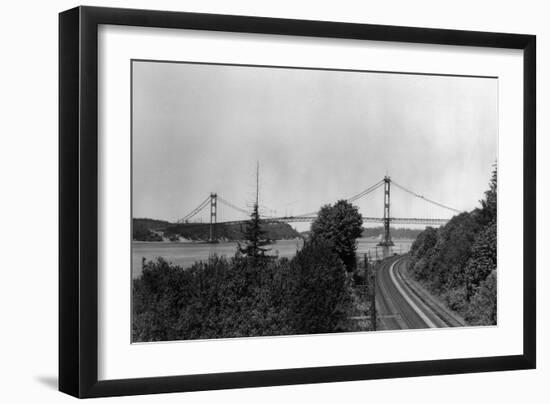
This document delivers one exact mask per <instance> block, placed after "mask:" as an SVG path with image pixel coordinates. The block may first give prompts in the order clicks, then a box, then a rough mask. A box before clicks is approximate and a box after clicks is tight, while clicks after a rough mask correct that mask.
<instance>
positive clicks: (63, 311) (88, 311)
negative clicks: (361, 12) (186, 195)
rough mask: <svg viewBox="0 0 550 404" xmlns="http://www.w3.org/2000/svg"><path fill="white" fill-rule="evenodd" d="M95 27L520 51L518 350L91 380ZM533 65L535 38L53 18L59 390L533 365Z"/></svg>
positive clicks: (323, 25)
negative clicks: (484, 354) (56, 75)
mask: <svg viewBox="0 0 550 404" xmlns="http://www.w3.org/2000/svg"><path fill="white" fill-rule="evenodd" d="M100 24H113V25H125V26H141V27H159V28H180V29H195V30H210V31H223V32H242V33H260V34H277V35H292V36H308V37H319V38H343V39H356V40H380V41H391V42H405V43H425V44H439V45H450V46H453V45H463V46H476V47H485V48H510V49H520V50H523V61H524V62H523V67H524V77H523V84H524V89H523V114H524V123H523V142H524V143H523V145H524V156H523V181H524V187H523V203H524V208H523V220H524V229H523V230H524V236H523V251H524V261H523V354H521V355H513V356H496V357H483V358H470V359H446V360H429V361H416V362H401V363H381V364H363V365H350V366H331V367H314V368H295V369H280V370H263V371H251V372H235V373H217V374H202V375H201V374H195V375H182V376H170V377H150V378H149V377H148V378H139V379H123V380H107V381H98V376H97V371H98V323H97V318H98V278H97V274H98V270H97V265H98V134H97V130H98V123H97V118H98V87H97V85H98V66H97V62H98V26H99V25H100ZM535 61H536V37H535V36H534V35H519V34H505V33H489V32H472V31H458V30H443V29H426V28H410V27H397V26H382V25H368V24H351V23H339V22H324V21H308V20H289V19H278V18H260V17H244V16H230V15H215V14H197V13H184V12H166V11H149V10H130V9H113V8H96V7H77V8H73V9H71V10H68V11H64V12H62V13H60V15H59V218H60V219H59V234H60V235H59V390H60V391H62V392H65V393H68V394H70V395H73V396H75V397H81V398H84V397H103V396H120V395H134V394H150V393H168V392H183V391H197V390H213V389H227V388H244V387H260V386H275V385H291V384H301V383H324V382H337V381H352V380H364V379H381V378H396V377H411V376H426V375H442V374H459V373H469V372H488V371H501V370H514V369H533V368H535V366H536V258H535V257H536V254H535V253H536V217H535V215H536V213H535V212H536V202H535V198H536V168H535V167H536V160H535V158H536V153H535V147H536V133H535V121H536V108H535V103H536V62H535Z"/></svg>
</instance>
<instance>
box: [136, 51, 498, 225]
mask: <svg viewBox="0 0 550 404" xmlns="http://www.w3.org/2000/svg"><path fill="white" fill-rule="evenodd" d="M132 69H133V70H132V71H133V74H132V110H133V112H132V185H133V198H132V199H133V200H132V209H133V216H134V217H136V218H137V217H149V218H155V219H164V220H170V221H175V220H177V219H179V218H181V217H183V216H185V215H186V214H187V213H188V212H190V211H192V210H193V209H194V208H195V207H196V206H197V205H199V204H200V203H201V202H202V201H203V200H204V199H206V198H207V197H208V195H209V194H210V192H216V193H217V194H218V195H220V196H221V197H223V199H224V200H227V201H229V202H231V203H233V204H235V205H237V206H240V207H243V208H247V209H250V207H251V206H252V205H253V203H254V200H255V192H256V165H257V163H259V166H260V171H259V175H260V187H259V192H260V206H261V208H262V212H263V213H264V214H267V215H275V216H278V215H299V214H302V213H308V212H313V211H316V210H318V209H319V208H320V207H321V206H322V205H324V204H327V203H334V202H335V201H337V200H339V199H346V198H349V197H350V196H353V195H355V194H357V193H359V192H361V191H362V190H364V189H366V188H368V187H369V186H371V185H373V184H375V183H377V182H378V181H380V180H381V179H382V178H383V177H384V176H385V175H389V176H390V177H391V178H392V180H393V181H395V182H396V183H398V184H400V185H402V186H404V187H406V188H408V189H410V190H412V191H414V192H416V193H418V194H421V195H424V196H425V197H427V198H430V199H432V200H435V201H437V202H440V203H443V204H445V205H448V206H451V207H453V208H456V209H459V210H461V211H462V210H471V209H473V208H475V207H476V206H478V204H479V200H480V199H482V198H483V193H484V192H485V190H486V189H487V188H488V182H489V179H490V174H491V170H492V166H493V164H494V163H495V162H496V160H497V141H498V105H497V91H498V79H496V78H474V77H449V76H434V75H414V74H397V73H379V72H351V71H324V70H314V69H289V68H280V67H257V66H229V65H205V64H189V63H175V62H151V61H133V65H132ZM355 204H356V205H357V206H358V207H359V209H360V211H361V213H362V214H363V215H364V216H380V217H381V216H382V213H383V190H382V188H380V189H378V190H377V191H375V192H373V193H371V194H369V195H368V196H365V197H364V198H362V199H360V200H358V201H357V202H356V203H355ZM391 209H392V212H391V213H392V216H394V217H428V218H448V217H450V216H452V212H450V211H448V210H445V209H442V208H438V207H434V206H432V205H429V204H427V203H426V202H424V201H422V200H420V199H418V198H414V197H412V196H410V195H408V194H407V193H405V192H403V191H401V190H400V189H397V187H395V186H393V187H392V189H391ZM243 218H245V216H244V215H243V214H240V213H238V212H236V211H233V210H231V209H230V208H227V207H225V206H224V205H221V204H219V207H218V221H225V220H236V219H243ZM195 219H197V220H205V221H206V220H208V209H205V210H204V211H203V212H202V213H201V214H199V215H197V216H196V217H195Z"/></svg>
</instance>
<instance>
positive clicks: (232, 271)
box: [59, 7, 536, 397]
mask: <svg viewBox="0 0 550 404" xmlns="http://www.w3.org/2000/svg"><path fill="white" fill-rule="evenodd" d="M535 44H536V39H535V36H533V35H523V34H504V33H489V32H471V31H455V30H444V29H426V28H410V27H396V26H380V25H367V24H351V23H339V22H326V21H309V20H287V19H273V18H261V17H245V16H229V15H214V14H196V13H181V12H165V11H146V10H125V9H109V8H94V7H78V8H75V9H71V10H68V11H65V12H63V13H61V14H60V17H59V47H60V48H59V83H60V84H59V99H60V104H59V128H60V129H59V147H60V162H59V165H60V224H59V226H60V255H59V259H60V265H59V388H60V390H61V391H63V392H65V393H68V394H70V395H73V396H76V397H101V396H115V395H132V394H148V393H163V392H183V391H196V390H210V389H226V388H241V387H259V386H273V385H285V384H299V383H322V382H334V381H348V380H362V379H379V378H395V377H409V376H425V375H440V374H456V373H466V372H486V371H499V370H513V369H532V368H534V367H535V363H536V340H535V317H536V312H535V309H536V305H535V302H536V287H535V286H536V281H535V256H536V255H535V250H536V247H535V234H536V232H535V223H536V221H535V174H536V173H535V144H536V143H535V126H536V125H535V121H536V115H535V100H536V86H535V83H536V82H535V65H536V63H535Z"/></svg>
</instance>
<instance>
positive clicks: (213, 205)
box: [209, 192, 218, 243]
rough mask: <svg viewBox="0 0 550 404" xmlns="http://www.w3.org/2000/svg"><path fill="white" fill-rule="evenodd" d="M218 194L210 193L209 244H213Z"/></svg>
mask: <svg viewBox="0 0 550 404" xmlns="http://www.w3.org/2000/svg"><path fill="white" fill-rule="evenodd" d="M217 215H218V194H216V193H214V192H211V193H210V240H209V241H210V242H211V243H212V242H214V241H215V239H214V226H215V225H216V222H217V220H218V218H217Z"/></svg>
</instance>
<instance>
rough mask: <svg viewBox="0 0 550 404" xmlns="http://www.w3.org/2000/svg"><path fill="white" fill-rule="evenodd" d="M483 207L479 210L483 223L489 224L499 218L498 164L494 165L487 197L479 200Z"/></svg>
mask: <svg viewBox="0 0 550 404" xmlns="http://www.w3.org/2000/svg"><path fill="white" fill-rule="evenodd" d="M479 202H480V203H481V209H480V210H479V212H478V214H479V221H480V223H481V224H482V225H484V226H485V225H487V224H489V223H492V222H494V221H496V219H497V165H496V163H495V164H494V166H493V172H492V174H491V180H490V181H489V189H488V190H487V191H485V199H482V200H481V201H479Z"/></svg>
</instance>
